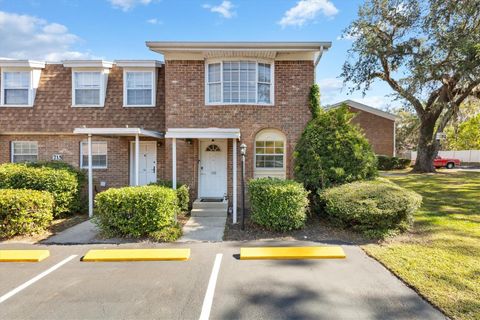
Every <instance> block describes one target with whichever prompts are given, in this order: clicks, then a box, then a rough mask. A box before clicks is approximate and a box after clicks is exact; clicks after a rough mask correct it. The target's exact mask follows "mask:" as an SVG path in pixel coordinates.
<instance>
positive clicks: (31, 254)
mask: <svg viewBox="0 0 480 320" xmlns="http://www.w3.org/2000/svg"><path fill="white" fill-rule="evenodd" d="M49 256H50V251H48V250H0V262H39V261H42V260H44V259H46V258H48V257H49Z"/></svg>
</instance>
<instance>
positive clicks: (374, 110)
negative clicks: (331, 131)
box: [325, 100, 397, 121]
mask: <svg viewBox="0 0 480 320" xmlns="http://www.w3.org/2000/svg"><path fill="white" fill-rule="evenodd" d="M342 104H346V105H348V106H350V107H352V108H355V109H359V110H362V111H364V112H368V113H371V114H374V115H376V116H379V117H382V118H386V119H389V120H392V121H395V120H396V119H397V117H396V116H395V115H393V114H391V113H389V112H385V111H382V110H380V109H377V108H374V107H370V106H367V105H366V104H363V103H360V102H356V101H353V100H344V101H341V102H338V103H335V104H332V105H329V106H326V107H325V109H331V108H337V107H340V106H341V105H342Z"/></svg>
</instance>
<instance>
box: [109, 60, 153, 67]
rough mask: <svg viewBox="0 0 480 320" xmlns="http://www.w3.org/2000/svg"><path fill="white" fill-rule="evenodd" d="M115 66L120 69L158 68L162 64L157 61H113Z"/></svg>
mask: <svg viewBox="0 0 480 320" xmlns="http://www.w3.org/2000/svg"><path fill="white" fill-rule="evenodd" d="M115 64H116V65H117V66H118V67H122V68H159V67H161V66H162V62H160V61H157V60H115Z"/></svg>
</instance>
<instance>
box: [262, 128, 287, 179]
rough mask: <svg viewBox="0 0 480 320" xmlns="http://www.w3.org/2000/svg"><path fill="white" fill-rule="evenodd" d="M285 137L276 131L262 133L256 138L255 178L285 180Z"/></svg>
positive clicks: (269, 130) (268, 130) (270, 130)
mask: <svg viewBox="0 0 480 320" xmlns="http://www.w3.org/2000/svg"><path fill="white" fill-rule="evenodd" d="M285 147H286V139H285V135H284V134H283V133H282V132H280V131H278V130H274V129H265V130H262V131H260V132H259V133H258V134H257V135H256V137H255V177H278V178H285V172H286V168H285V167H286V165H285V163H286V159H285V158H286V156H285V155H286V152H285Z"/></svg>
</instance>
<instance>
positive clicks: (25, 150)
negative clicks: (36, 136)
mask: <svg viewBox="0 0 480 320" xmlns="http://www.w3.org/2000/svg"><path fill="white" fill-rule="evenodd" d="M11 160H12V162H13V163H21V162H35V161H37V160H38V143H37V141H12V159H11Z"/></svg>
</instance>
